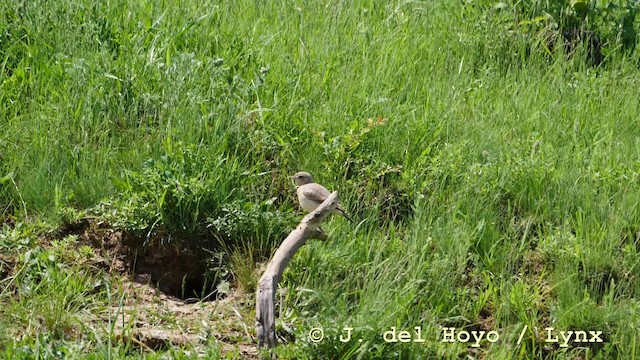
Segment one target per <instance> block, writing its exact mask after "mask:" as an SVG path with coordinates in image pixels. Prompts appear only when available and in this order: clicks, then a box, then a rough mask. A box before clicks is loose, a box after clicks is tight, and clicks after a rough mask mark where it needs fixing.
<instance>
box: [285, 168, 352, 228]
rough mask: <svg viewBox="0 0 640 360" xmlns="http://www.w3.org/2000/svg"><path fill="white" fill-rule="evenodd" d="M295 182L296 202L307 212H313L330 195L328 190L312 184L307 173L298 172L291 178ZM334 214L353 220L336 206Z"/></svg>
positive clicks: (311, 179)
mask: <svg viewBox="0 0 640 360" xmlns="http://www.w3.org/2000/svg"><path fill="white" fill-rule="evenodd" d="M292 178H293V180H294V181H295V182H296V185H297V188H296V193H297V194H298V201H299V202H300V206H301V207H302V208H303V209H304V210H305V211H307V212H312V211H313V210H315V209H316V208H317V207H318V206H320V204H322V202H323V201H325V200H326V199H327V197H329V195H331V193H330V192H329V190H327V189H326V188H325V187H324V186H322V185H320V184H318V183H315V182H313V177H311V174H309V173H308V172H304V171H300V172H297V173H295V174H294V175H293V176H292ZM335 212H337V213H338V214H340V215H342V216H343V217H344V218H345V219H347V220H349V221H350V222H353V219H351V218H350V217H349V215H347V213H346V212H345V211H344V210H343V209H342V208H341V207H340V205H338V206H337V207H336V209H335Z"/></svg>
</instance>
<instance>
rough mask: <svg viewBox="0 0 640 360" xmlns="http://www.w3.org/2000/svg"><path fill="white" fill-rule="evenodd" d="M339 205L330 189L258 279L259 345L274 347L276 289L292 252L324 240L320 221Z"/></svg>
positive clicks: (257, 320) (282, 245) (257, 330)
mask: <svg viewBox="0 0 640 360" xmlns="http://www.w3.org/2000/svg"><path fill="white" fill-rule="evenodd" d="M337 206H338V193H337V192H335V191H334V192H333V193H332V194H331V195H329V197H327V199H326V200H325V201H324V202H323V203H322V204H320V206H318V208H317V209H315V210H314V211H313V212H311V213H310V214H309V215H307V216H305V217H304V219H302V221H301V222H300V224H298V227H296V229H295V230H293V231H292V232H291V233H289V236H287V238H286V239H284V241H283V242H282V244H281V245H280V247H279V248H278V250H276V253H275V254H274V255H273V258H272V259H271V261H270V262H269V265H267V270H266V271H265V272H264V274H263V275H262V277H261V278H260V283H259V284H258V294H257V296H256V333H257V335H258V347H259V348H264V347H266V348H272V347H274V346H276V344H277V339H276V290H277V289H278V283H279V282H280V279H281V278H282V273H283V272H284V269H285V268H286V267H287V265H289V262H290V261H291V258H292V257H293V255H294V254H295V253H296V251H298V249H300V247H302V245H304V243H305V242H306V241H307V240H308V239H321V240H325V239H326V237H327V236H326V234H324V232H323V231H322V229H320V224H322V222H323V221H324V220H325V219H326V218H327V217H328V216H329V215H330V214H331V213H332V212H333V211H334V210H335V209H336V207H337Z"/></svg>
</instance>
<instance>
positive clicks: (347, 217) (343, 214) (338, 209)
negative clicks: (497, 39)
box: [336, 208, 355, 223]
mask: <svg viewBox="0 0 640 360" xmlns="http://www.w3.org/2000/svg"><path fill="white" fill-rule="evenodd" d="M336 211H337V212H338V213H339V214H340V215H342V216H344V218H345V219H347V220H349V221H351V222H352V223H355V222H354V221H353V219H352V218H350V217H349V215H347V213H346V212H345V211H344V210H342V209H341V208H336Z"/></svg>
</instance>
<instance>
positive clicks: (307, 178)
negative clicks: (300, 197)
mask: <svg viewBox="0 0 640 360" xmlns="http://www.w3.org/2000/svg"><path fill="white" fill-rule="evenodd" d="M291 178H292V179H293V180H294V181H295V182H296V185H298V186H300V185H304V184H311V183H312V182H313V178H312V177H311V174H309V173H308V172H304V171H300V172H297V173H295V175H293V176H292V177H291Z"/></svg>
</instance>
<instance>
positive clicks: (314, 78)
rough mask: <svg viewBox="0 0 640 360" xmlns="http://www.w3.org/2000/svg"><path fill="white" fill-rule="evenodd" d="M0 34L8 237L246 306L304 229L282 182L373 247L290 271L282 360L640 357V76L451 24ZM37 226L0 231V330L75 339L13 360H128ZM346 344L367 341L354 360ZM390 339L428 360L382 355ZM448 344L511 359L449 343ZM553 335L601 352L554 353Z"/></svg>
mask: <svg viewBox="0 0 640 360" xmlns="http://www.w3.org/2000/svg"><path fill="white" fill-rule="evenodd" d="M0 9H1V10H2V11H1V12H0V84H1V91H0V126H1V127H2V133H1V135H0V171H1V173H0V176H1V177H2V178H1V179H0V205H1V206H2V208H1V209H0V211H2V213H3V214H4V218H5V219H10V220H11V219H27V220H28V221H29V222H30V223H37V222H38V221H42V222H45V223H53V224H61V223H66V222H72V221H75V220H76V219H77V218H78V217H82V216H95V217H98V218H100V219H102V220H103V221H106V222H108V223H109V224H111V225H112V226H114V227H115V228H119V229H123V230H125V231H127V232H128V233H130V234H132V236H134V237H135V238H136V239H138V240H139V242H140V243H141V244H144V245H146V246H148V245H158V244H157V243H159V244H160V246H176V247H178V248H179V247H180V246H190V247H196V248H198V249H201V248H204V249H205V250H206V251H210V252H213V253H215V252H217V251H221V252H222V253H223V254H224V256H225V261H224V266H223V267H224V271H229V272H230V273H231V275H232V276H233V279H234V286H241V287H245V288H246V289H247V290H249V292H251V291H252V290H253V287H254V286H255V279H254V277H255V268H256V262H260V261H265V260H266V259H267V258H268V256H269V255H270V253H271V251H272V250H273V249H274V248H275V247H276V246H277V244H278V243H279V241H281V239H282V238H283V234H285V233H286V232H287V231H288V229H290V228H291V227H292V226H293V224H295V220H294V215H293V211H292V209H293V205H294V201H295V199H294V191H293V186H292V184H291V183H290V181H289V180H288V179H287V178H286V177H287V176H288V175H290V174H292V173H294V172H296V171H298V170H306V171H309V172H311V173H312V174H314V175H315V177H316V178H317V180H318V181H319V182H321V183H323V184H325V185H327V187H329V188H332V189H338V190H339V191H340V194H341V198H342V200H341V202H342V203H344V204H345V205H346V207H347V208H348V209H349V211H350V212H351V213H353V214H354V215H355V216H356V217H357V218H358V219H359V220H360V221H359V224H358V225H357V226H356V227H351V226H350V225H348V224H347V223H346V222H341V220H332V221H331V222H330V223H329V224H327V225H326V228H327V229H331V238H332V240H331V241H329V242H324V243H310V244H308V245H307V246H305V247H304V248H303V249H302V251H301V252H300V253H299V254H297V255H296V257H295V258H294V261H293V262H292V264H291V268H290V270H289V271H287V273H286V274H285V278H284V281H283V288H284V290H285V291H284V295H283V297H282V298H281V307H280V319H281V321H280V322H279V330H280V332H281V333H283V334H285V337H286V338H288V339H289V340H291V341H290V342H289V343H288V344H286V345H284V346H282V347H280V348H279V349H278V352H279V353H280V355H281V356H283V357H285V358H287V357H288V358H305V357H332V356H333V357H341V358H355V357H358V356H361V357H364V358H389V357H400V358H415V357H418V356H423V357H427V358H429V357H432V358H459V357H460V356H465V355H470V356H473V357H480V358H482V357H490V358H492V359H493V358H498V359H500V358H504V359H507V358H559V359H562V358H571V357H575V356H578V357H580V356H582V357H585V358H586V357H589V358H592V357H595V358H603V359H605V358H607V359H608V358H628V357H627V356H628V355H627V354H632V356H631V358H633V354H637V353H638V352H639V351H640V348H639V346H640V345H639V342H638V340H639V339H638V334H637V330H636V329H637V327H638V326H639V325H640V319H638V315H636V314H637V310H638V306H639V305H638V302H637V300H636V299H635V298H636V297H637V295H638V294H639V291H640V289H639V288H638V284H637V277H638V275H640V273H639V268H638V260H637V259H638V251H639V249H640V248H639V247H638V241H639V240H638V239H639V235H638V233H639V231H640V218H639V214H638V210H637V203H638V200H639V196H640V188H639V187H638V177H639V176H640V175H639V174H640V163H639V162H638V160H637V159H638V155H639V151H640V150H639V149H640V148H639V147H638V144H639V142H638V136H639V134H638V128H639V127H638V125H639V124H638V120H639V116H638V113H639V111H640V109H639V105H638V99H639V98H640V86H639V85H640V84H639V81H638V61H639V60H638V55H637V53H636V54H633V53H616V52H615V51H614V50H613V49H604V50H603V51H604V53H605V54H609V55H608V58H607V59H606V61H605V62H604V63H603V65H602V66H601V67H600V68H597V69H596V68H593V67H590V66H589V65H588V61H585V60H584V58H582V57H581V53H580V52H579V51H578V52H577V54H576V55H574V56H572V57H567V56H565V55H564V54H562V53H561V52H558V53H555V54H551V55H549V54H547V53H545V52H544V51H542V50H537V49H536V48H535V46H533V45H531V43H530V42H528V39H527V38H526V36H523V35H522V34H518V33H517V32H516V33H514V32H513V31H508V29H507V28H505V26H504V22H505V19H504V16H505V15H504V13H495V12H493V10H490V9H488V8H484V7H476V6H471V5H469V4H467V5H464V4H460V3H457V2H447V1H433V2H392V3H384V4H383V3H379V2H369V1H362V2H357V3H353V4H347V3H344V2H326V3H324V4H320V3H310V4H297V3H294V2H290V1H284V2H278V3H276V2H243V1H241V2H208V1H195V2H190V3H188V4H185V3H175V2H161V1H147V2H128V1H112V2H108V3H100V2H91V1H79V0H77V1H66V2H56V3H49V2H46V3H45V2H38V1H35V2H8V3H3V4H2V5H0ZM12 221H13V220H12ZM35 226H36V225H29V226H28V227H29V229H27V230H24V229H23V230H21V231H19V233H18V234H14V235H8V234H11V232H12V231H15V230H14V229H15V228H14V225H10V224H7V225H6V226H5V230H3V231H4V232H3V234H5V235H3V237H2V239H1V240H2V245H1V246H0V248H3V249H7V252H6V254H7V255H6V256H5V255H4V254H5V252H4V251H3V259H2V261H3V264H5V262H6V264H8V265H3V266H4V267H3V268H2V269H1V271H0V273H2V274H3V280H2V281H3V283H2V284H3V288H2V289H4V290H2V298H0V301H2V303H4V304H6V305H7V306H6V307H4V308H5V309H6V310H4V311H5V312H6V314H8V315H10V314H13V315H11V316H14V319H18V321H17V322H16V323H14V322H9V320H7V322H3V323H1V324H0V326H2V327H3V328H4V329H7V331H6V332H4V333H6V334H14V333H15V332H16V331H17V329H19V327H18V325H24V324H30V320H27V319H28V318H29V316H27V315H26V313H24V311H26V309H36V310H37V309H41V311H40V312H41V313H43V314H44V313H46V314H58V315H55V316H59V317H55V316H54V315H50V316H49V315H47V316H45V317H44V319H43V323H42V324H41V325H38V327H36V328H37V330H38V331H35V330H30V331H31V332H29V331H26V332H23V333H20V334H22V335H21V336H22V338H21V339H22V340H19V341H17V342H16V341H12V340H11V339H10V337H4V338H0V339H2V340H1V341H2V349H4V350H3V351H5V352H6V353H7V354H8V355H9V356H14V355H15V354H18V353H19V352H20V351H35V350H34V349H40V348H39V346H44V345H47V346H49V347H48V348H47V349H49V350H47V351H53V352H55V351H62V352H64V351H67V352H73V351H74V350H73V349H74V347H75V346H79V347H83V346H84V347H83V348H82V351H85V353H94V352H98V353H103V354H104V352H109V354H111V355H110V356H113V357H118V356H124V355H125V354H127V351H128V350H127V349H121V348H119V347H118V346H121V345H116V346H115V347H113V346H114V345H113V344H111V343H110V342H105V340H104V339H103V340H96V339H93V340H91V339H92V338H91V336H92V335H91V334H86V333H85V332H83V330H82V329H80V328H78V327H77V326H76V325H71V324H74V322H73V320H72V319H73V318H74V313H76V312H77V311H79V310H80V309H89V310H88V311H94V310H92V309H93V307H99V306H104V304H105V302H108V301H112V300H111V299H112V295H109V294H108V293H107V291H106V290H105V289H104V288H101V289H102V290H95V289H94V285H95V282H96V281H98V280H99V279H101V275H97V274H96V273H87V272H86V269H85V268H84V267H83V265H82V264H83V262H82V261H81V259H80V258H73V257H72V258H65V256H71V255H69V254H74V253H75V252H73V251H71V250H69V249H68V248H64V247H63V248H64V249H66V250H64V251H62V250H61V253H60V254H58V255H56V256H54V257H53V259H51V258H50V256H52V255H51V254H55V252H56V250H43V249H41V248H39V247H38V246H39V245H38V243H37V242H36V241H35V240H34V239H36V238H38V236H39V235H38V231H37V230H34V229H31V227H35ZM25 239H27V240H25ZM29 239H30V240H29ZM58 240H60V239H58ZM21 241H22V242H24V244H22V245H20V244H21V243H20V242H21ZM60 241H63V240H60ZM54 248H55V247H54ZM26 254H29V256H28V257H27V255H26ZM65 254H66V255H65ZM61 256H62V258H61ZM4 257H6V259H5V258H4ZM212 258H215V257H214V255H212ZM34 259H35V260H34ZM62 259H65V260H62ZM58 264H62V265H58ZM209 265H210V266H209V269H210V270H211V271H214V272H215V271H219V270H221V269H219V268H218V267H219V266H218V265H219V264H209ZM9 268H10V269H14V268H15V269H24V270H20V271H18V272H12V271H13V270H12V271H8V270H5V269H9ZM23 274H24V275H23ZM47 276H49V277H47ZM96 279H98V280H96ZM217 279H220V277H218V278H217ZM99 281H110V280H99ZM29 284H31V285H29ZM20 286H22V287H28V288H30V289H32V290H30V292H20V291H18V290H16V289H18V288H19V287H20ZM7 289H11V290H7ZM53 293H56V294H62V295H59V296H62V298H60V299H59V298H58V297H53V298H52V297H51V294H53ZM110 296H111V297H110ZM51 306H54V307H56V309H57V310H56V311H53V312H49V311H48V310H46V309H47V307H51ZM96 311H97V310H96ZM3 318H7V319H9V318H10V317H3ZM17 324H18V325H17ZM525 325H526V326H527V327H528V329H529V330H528V331H526V332H525V334H524V336H523V341H522V343H521V344H520V345H517V340H518V337H519V335H520V331H521V330H522V328H523V327H524V326H525ZM34 326H35V325H34ZM315 326H321V327H323V328H324V330H325V335H326V337H325V339H324V340H323V341H321V342H319V343H312V342H310V340H309V339H308V336H307V334H308V332H309V331H310V329H311V328H313V327H315ZM345 326H347V327H353V328H354V334H353V338H354V339H362V340H363V341H362V342H360V341H357V340H354V341H351V342H346V343H343V342H341V341H340V340H339V338H338V336H339V334H341V333H342V329H343V327H345ZM393 326H395V327H397V328H398V329H409V330H410V329H413V328H414V327H415V326H420V327H421V328H422V332H423V334H424V335H423V337H424V338H425V339H426V341H425V342H424V343H411V344H399V343H386V342H384V340H383V339H382V334H383V333H384V332H385V331H387V330H389V329H390V328H391V327H393ZM445 326H446V327H450V326H452V327H456V328H457V329H467V330H469V331H471V330H478V331H480V330H484V331H491V330H496V331H498V332H499V334H500V340H499V341H498V342H496V343H493V344H491V343H489V342H486V341H484V342H482V343H481V344H480V346H479V347H472V346H471V344H470V343H443V342H442V341H441V339H442V333H441V330H442V327H445ZM549 326H552V327H555V328H556V329H559V330H587V331H588V330H597V331H602V332H603V339H605V341H604V342H603V343H596V344H592V343H589V344H581V343H571V344H569V346H568V347H560V346H559V344H554V343H549V342H545V336H546V334H545V332H544V328H545V327H549ZM27 328H28V329H29V327H27ZM37 334H40V335H37ZM85 337H86V338H88V339H89V340H86V342H84V341H85V340H84V339H85ZM58 342H59V343H60V344H62V345H60V346H61V348H64V349H66V350H64V349H62V350H60V349H58V350H56V349H55V344H56V343H58ZM38 344H41V345H38ZM51 344H54V345H51ZM51 346H54V348H51ZM125 347H126V346H125ZM21 349H22V350H21ZM24 349H28V350H24ZM112 350H113V351H114V353H110V352H111V351H112ZM38 351H40V350H38ZM171 351H174V352H176V353H181V352H180V350H171ZM51 354H53V353H51ZM181 354H182V353H181ZM15 356H18V355H15ZM25 356H26V355H25ZM50 356H53V355H50ZM172 356H178V355H175V354H173V353H172ZM180 356H185V357H188V355H184V354H183V355H180ZM210 356H211V357H216V356H217V355H214V354H210Z"/></svg>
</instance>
